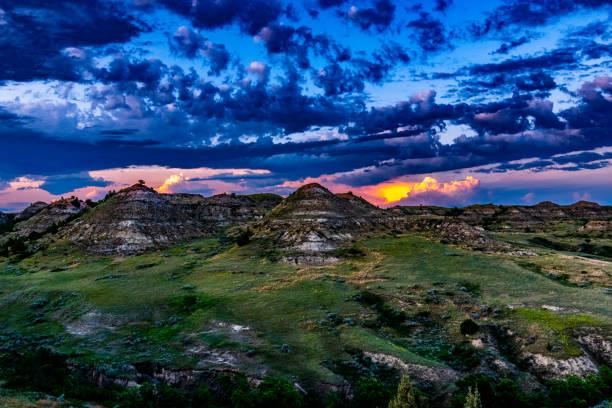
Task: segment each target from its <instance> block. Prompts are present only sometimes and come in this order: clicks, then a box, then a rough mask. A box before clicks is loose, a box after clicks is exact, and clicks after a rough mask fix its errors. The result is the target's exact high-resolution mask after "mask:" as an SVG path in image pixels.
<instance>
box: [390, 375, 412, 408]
mask: <svg viewBox="0 0 612 408" xmlns="http://www.w3.org/2000/svg"><path fill="white" fill-rule="evenodd" d="M417 407H418V403H417V396H416V392H415V391H414V387H413V386H412V384H411V383H410V378H409V377H408V376H407V375H405V376H403V377H402V381H401V382H400V385H399V387H397V393H396V394H395V397H393V399H392V400H391V401H389V408H417Z"/></svg>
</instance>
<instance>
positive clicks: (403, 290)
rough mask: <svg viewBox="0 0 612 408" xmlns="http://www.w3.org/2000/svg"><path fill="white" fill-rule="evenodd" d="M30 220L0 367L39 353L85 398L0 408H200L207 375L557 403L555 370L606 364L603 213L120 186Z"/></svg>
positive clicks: (18, 244) (320, 391)
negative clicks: (154, 400) (138, 397)
mask: <svg viewBox="0 0 612 408" xmlns="http://www.w3.org/2000/svg"><path fill="white" fill-rule="evenodd" d="M31 212H32V213H33V214H25V215H22V216H20V215H10V216H6V222H5V225H6V226H5V232H4V233H3V234H2V235H1V236H0V246H1V249H2V251H3V252H2V256H0V339H1V344H2V346H1V348H0V354H2V355H3V356H2V357H3V358H2V360H1V362H2V364H5V370H7V371H5V372H9V371H10V370H13V371H15V372H19V370H16V369H15V367H14V366H11V365H10V358H7V356H9V355H20V353H21V354H22V355H24V356H25V355H28V354H27V353H32V352H34V351H36V350H39V349H40V348H41V347H43V348H44V349H47V350H52V351H53V352H55V353H58V355H61V356H65V367H66V370H67V372H68V373H69V374H67V376H72V377H74V378H79V381H80V382H82V383H83V384H86V385H87V387H83V389H87V392H83V393H82V395H71V394H70V390H69V389H65V384H59V385H57V387H56V388H49V389H44V387H42V388H41V389H34V388H33V387H31V389H25V388H24V387H20V386H13V387H11V382H10V381H11V379H10V378H8V383H5V384H4V385H3V386H2V392H1V393H0V401H3V400H2V398H4V399H5V401H9V400H10V401H19V400H22V399H23V400H24V401H29V402H28V403H30V404H32V405H24V406H47V405H44V400H48V399H49V398H51V401H52V402H53V403H55V404H57V405H55V406H62V404H64V401H67V400H71V401H73V402H74V401H80V403H91V404H93V403H98V404H103V406H113V405H108V404H109V401H110V403H113V401H114V403H118V401H119V400H117V399H116V397H114V396H113V395H118V394H109V393H102V392H98V391H96V392H98V394H96V392H93V391H92V389H96V390H117V389H120V390H126V389H127V390H129V389H138V388H137V387H140V389H143V388H142V387H143V384H157V385H164V386H168V387H170V388H171V389H172V390H176V392H177V393H179V394H180V395H187V396H189V397H185V398H188V399H189V398H191V399H189V401H192V402H189V403H188V402H185V405H184V406H187V405H188V404H192V406H206V405H193V404H195V403H193V401H194V400H195V399H194V398H195V397H193V395H195V394H194V393H196V392H197V390H199V389H202V385H204V387H205V388H206V389H207V390H209V392H210V394H211V396H210V398H211V400H210V401H213V402H214V401H216V402H214V403H216V404H217V405H219V406H223V405H221V402H220V401H224V400H223V397H222V396H221V397H220V396H219V395H221V394H224V392H225V391H224V388H223V386H222V385H220V384H222V383H223V381H224V380H223V379H225V378H228V376H229V377H231V378H236V376H241V375H243V376H244V377H245V378H246V379H247V381H248V383H249V384H250V386H251V387H254V389H255V388H256V387H258V386H259V385H260V384H262V381H264V383H263V384H267V383H266V382H265V381H267V380H266V379H269V378H281V379H284V380H285V381H288V383H290V384H293V385H294V387H295V389H296V390H297V395H298V397H296V398H298V399H300V401H301V404H303V406H355V405H354V404H357V403H358V402H359V401H358V399H359V398H360V397H359V395H361V394H359V392H360V391H359V390H360V385H361V384H362V383H363V379H364V378H365V379H374V381H375V382H376V386H377V387H379V388H380V389H381V390H386V391H384V392H387V391H388V394H384V395H387V396H388V398H390V396H391V395H392V393H393V392H394V390H395V388H396V387H397V384H398V383H399V381H400V379H401V377H402V376H403V375H407V376H409V378H410V380H411V381H412V383H413V384H414V385H415V387H417V388H418V390H419V393H421V394H419V395H421V396H422V404H423V406H449V407H450V406H453V407H455V406H463V401H464V400H465V394H466V393H467V387H468V386H469V385H473V384H477V385H478V386H479V388H480V389H481V393H482V390H483V389H485V388H487V387H489V388H487V389H490V393H489V394H484V395H483V403H484V406H491V405H490V404H491V402H492V401H494V400H497V401H500V399H501V400H502V402H500V403H499V405H500V406H526V407H527V406H559V405H554V404H556V403H557V402H555V401H559V400H560V399H564V398H565V397H563V396H562V397H559V396H558V395H557V394H555V393H554V392H552V391H551V390H555V389H556V388H555V387H557V388H558V387H560V385H559V384H565V383H563V381H565V379H566V376H568V375H570V376H574V377H571V378H575V379H576V381H585V384H586V383H588V381H591V380H593V378H595V377H597V376H602V377H601V378H604V377H605V376H606V375H609V368H608V367H610V366H612V232H611V231H612V230H611V229H610V228H609V225H610V222H611V221H612V208H611V207H604V206H599V205H597V204H594V203H587V202H580V203H577V204H574V205H572V206H557V205H555V204H552V203H542V204H538V205H536V206H532V207H526V206H494V205H483V206H469V207H464V208H450V209H445V208H442V207H422V206H421V207H393V208H390V209H381V208H378V207H375V206H373V205H371V204H369V203H368V202H366V201H365V200H363V199H361V198H359V197H356V196H354V195H352V194H350V193H347V194H339V195H335V194H332V193H331V192H329V191H328V190H327V189H325V188H324V187H323V186H320V185H318V184H311V185H306V186H303V187H301V188H300V189H298V190H297V191H296V192H295V193H293V194H291V195H290V196H289V197H287V198H284V199H283V198H282V197H279V196H274V195H254V196H235V195H221V196H213V197H207V198H204V197H201V196H197V195H187V194H174V195H170V194H159V193H157V192H155V191H154V190H152V189H149V188H148V187H146V186H144V185H143V184H136V185H134V186H132V187H129V188H128V189H125V190H122V191H119V192H117V193H115V194H111V195H109V196H108V197H107V198H106V199H105V200H103V201H101V202H98V203H93V202H83V201H80V200H78V199H76V198H72V199H66V200H64V201H63V202H56V203H53V204H51V205H49V206H42V205H40V204H39V205H37V208H36V210H35V211H31ZM62 364H64V363H62ZM26 374H27V373H25V374H24V373H22V375H26ZM39 374H40V373H39ZM27 375H29V374H27ZM41 375H42V374H41ZM240 378H242V377H240ZM597 378H600V377H597ZM13 380H14V378H13ZM504 381H505V382H504ZM555 381H557V383H555ZM558 381H561V383H559V382H558ZM568 381H569V380H568ZM572 381H574V380H572ZM593 381H595V380H593ZM597 381H604V382H605V379H604V380H597ZM499 384H506V386H509V384H510V385H511V386H512V387H514V388H512V390H513V391H512V392H507V393H506V394H507V395H506V394H503V392H502V391H503V390H502V389H501V388H499V387H500V385H499ZM62 387H64V388H62ZM585 387H586V386H585ZM564 389H566V391H567V389H571V387H569V386H568V387H565V388H564ZM602 389H604V388H602ZM572 390H573V389H572ZM609 391H610V390H609V389H608V391H605V390H604V391H602V392H603V393H604V394H605V392H609ZM54 392H55V394H56V395H54V394H53V393H54ZM109 392H110V391H109ZM113 392H120V391H113ZM121 392H125V391H121ZM567 392H570V391H567ZM572 392H573V391H572ZM59 394H66V396H65V397H62V398H61V399H59V400H58V398H59V397H60V395H59ZM604 394H601V395H599V394H598V395H595V394H593V393H591V396H590V397H588V396H587V397H585V396H584V395H582V396H581V395H573V397H575V398H582V399H583V400H584V401H587V399H588V398H593V399H596V398H599V400H597V401H595V403H599V402H601V401H603V400H604V399H605V398H608V397H609V394H606V395H604ZM329 395H333V396H335V398H337V404H339V405H329V403H328V402H329V401H328V400H329V398H330V397H329ZM500 395H505V397H503V398H506V400H505V401H506V402H503V398H502V397H500ZM563 395H565V394H563ZM568 395H569V394H568ZM565 396H567V395H565ZM114 398H115V399H114ZM215 398H216V399H215ZM326 398H327V399H326ZM356 398H357V400H356ZM364 398H365V397H364ZM385 398H387V397H385ZM513 398H514V399H513ZM521 398H522V399H521ZM530 398H531V399H530ZM538 398H539V399H538ZM555 398H560V399H558V400H555ZM585 398H587V399H585ZM41 401H43V402H41ZM185 401H187V400H185ZM210 401H209V403H208V404H209V405H210V406H212V405H213V402H210ZM312 401H319V402H312ZM326 401H328V402H326ZM338 401H339V402H338ZM351 401H352V402H351ZM355 401H357V402H355ZM591 402H592V401H588V405H584V406H594V405H595V404H594V403H593V404H591ZM66 403H67V402H66ZM71 403H72V402H71ZM586 403H587V402H585V404H586ZM4 404H5V405H6V404H8V402H4ZM11 404H13V403H12V402H11ZM24 404H25V403H24ZM308 404H310V405H308ZM317 404H319V405H317ZM342 404H345V405H342ZM350 404H353V405H350ZM487 404H489V405H487ZM504 404H506V405H504ZM517 404H518V405H517ZM520 404H522V405H520ZM530 404H531V405H530ZM545 404H551V405H545ZM7 406H12V405H7ZM14 406H20V405H18V402H15V405H14ZM66 406H68V405H66ZM119 406H129V405H119ZM134 406H137V405H134ZM158 406H162V405H158ZM177 406H182V405H177ZM230 406H242V405H236V404H234V405H231V404H230ZM247 406H248V405H247ZM361 406H368V405H361ZM381 406H382V405H381ZM384 406H386V404H385V405H384ZM564 406H565V405H564ZM567 406H574V405H567ZM576 406H578V405H576ZM580 406H582V405H580Z"/></svg>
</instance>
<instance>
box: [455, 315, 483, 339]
mask: <svg viewBox="0 0 612 408" xmlns="http://www.w3.org/2000/svg"><path fill="white" fill-rule="evenodd" d="M478 330H480V326H478V323H476V322H475V321H473V320H472V319H465V320H464V321H462V322H461V324H460V325H459V331H460V332H461V334H463V335H464V336H465V335H466V334H476V333H477V332H478Z"/></svg>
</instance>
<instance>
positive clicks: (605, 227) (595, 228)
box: [578, 221, 612, 233]
mask: <svg viewBox="0 0 612 408" xmlns="http://www.w3.org/2000/svg"><path fill="white" fill-rule="evenodd" d="M578 232H584V233H590V232H597V233H612V221H589V222H587V223H586V224H584V225H583V226H582V227H580V229H579V230H578Z"/></svg>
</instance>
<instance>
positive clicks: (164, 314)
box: [0, 234, 612, 382]
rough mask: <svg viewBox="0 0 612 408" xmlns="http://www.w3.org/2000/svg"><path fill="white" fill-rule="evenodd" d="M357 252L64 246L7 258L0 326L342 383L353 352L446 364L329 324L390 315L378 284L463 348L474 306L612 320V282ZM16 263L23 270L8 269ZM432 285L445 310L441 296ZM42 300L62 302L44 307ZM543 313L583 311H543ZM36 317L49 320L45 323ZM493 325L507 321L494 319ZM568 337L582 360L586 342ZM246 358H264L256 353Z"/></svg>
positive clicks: (573, 321)
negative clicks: (110, 252)
mask: <svg viewBox="0 0 612 408" xmlns="http://www.w3.org/2000/svg"><path fill="white" fill-rule="evenodd" d="M355 248H358V249H359V254H358V256H353V257H349V258H348V259H347V260H346V261H344V262H342V263H339V264H335V265H331V266H326V267H318V268H314V267H313V268H300V267H298V266H295V265H288V264H284V263H277V262H273V261H271V260H270V259H269V258H267V257H263V256H261V254H262V252H261V251H262V248H261V245H260V244H258V243H257V242H252V243H250V244H248V245H245V246H243V247H237V246H234V245H230V244H228V242H227V240H225V239H224V238H223V237H212V238H204V239H200V240H196V241H193V242H189V243H186V244H184V245H177V246H174V247H172V248H169V249H167V250H165V251H160V252H152V253H147V254H143V255H140V256H136V257H131V258H118V259H113V258H110V257H91V256H87V255H85V254H83V253H79V252H73V251H72V250H70V248H68V246H67V245H66V244H65V243H61V242H60V243H56V244H54V245H53V246H52V248H49V249H47V250H45V251H41V252H40V253H37V254H36V255H34V256H32V257H30V258H28V259H25V260H22V261H17V262H16V261H8V260H3V261H0V291H1V294H0V321H2V322H3V327H2V328H4V329H10V330H17V331H18V332H20V333H23V334H26V335H27V334H36V333H38V334H40V333H45V334H49V335H52V336H61V337H63V338H65V343H64V344H63V346H61V347H62V348H63V350H65V351H70V350H71V351H78V352H79V353H81V354H80V355H81V357H77V358H81V359H83V360H95V361H105V362H106V361H122V362H125V361H142V360H160V361H164V362H167V363H169V364H173V365H176V366H185V367H193V366H195V365H196V364H197V363H198V358H199V357H197V356H195V357H194V356H192V355H190V354H189V353H187V350H188V349H194V348H197V347H203V348H207V349H212V350H215V351H223V350H226V351H228V352H230V353H234V354H235V355H236V364H237V367H238V368H240V369H242V370H244V371H246V372H247V373H252V374H257V373H258V372H260V371H259V370H261V367H262V366H265V367H267V368H268V369H269V370H270V372H271V373H278V374H281V375H289V376H295V377H307V378H319V379H321V380H324V381H329V382H337V381H338V380H339V379H338V377H337V376H336V375H335V374H333V373H332V372H331V371H329V370H328V369H327V368H326V367H325V365H324V363H325V362H326V361H333V360H339V359H351V356H350V355H349V354H347V353H346V352H345V350H346V347H354V348H359V349H361V350H365V351H371V352H377V353H384V354H389V355H393V356H395V357H398V358H400V359H401V360H403V361H409V362H414V363H419V364H425V365H440V364H444V363H443V362H441V361H439V360H437V359H435V358H431V357H427V356H426V355H424V354H422V353H421V354H419V350H418V348H415V347H413V345H412V342H413V340H414V338H412V336H411V335H403V334H400V333H398V332H396V331H394V330H393V329H388V328H386V329H384V330H378V329H375V328H369V327H362V326H360V324H356V325H354V326H351V325H348V324H344V323H342V324H339V325H338V326H332V325H329V324H325V325H322V324H321V323H320V322H321V321H322V320H326V319H328V313H335V314H338V315H339V316H340V317H341V318H342V319H344V318H351V319H353V320H354V321H356V322H358V323H359V322H361V321H368V320H376V311H374V310H372V309H371V308H369V307H368V306H367V305H361V304H359V303H358V302H357V301H354V300H351V299H353V298H354V296H355V295H356V294H358V293H360V292H362V291H364V290H368V291H371V292H373V293H375V294H377V295H379V296H381V297H383V298H384V299H385V301H386V303H388V304H389V305H390V306H391V307H393V308H394V309H396V310H403V311H405V312H406V313H407V314H408V315H411V316H412V315H415V314H417V313H418V312H429V313H430V316H431V324H432V325H434V326H432V327H441V328H442V329H440V330H443V333H444V334H443V337H444V338H445V339H446V340H445V341H449V342H459V341H463V340H464V339H463V337H462V336H461V335H460V334H459V323H460V322H461V321H463V320H464V319H465V318H467V317H469V311H470V310H466V309H465V307H466V305H467V306H469V307H471V308H473V310H477V309H478V308H479V306H480V305H482V304H486V305H489V306H491V307H492V308H501V309H506V308H507V306H508V305H512V306H514V307H519V309H517V311H516V312H515V313H514V314H509V315H504V316H503V317H501V318H499V319H498V320H499V322H500V323H508V324H511V325H512V324H514V325H516V327H517V329H521V330H522V329H525V328H526V327H528V326H529V324H537V325H539V326H541V327H542V328H545V329H547V330H549V331H550V330H556V331H559V332H560V336H563V335H564V334H563V333H564V332H565V331H566V329H568V328H574V327H581V326H584V325H598V326H602V327H606V328H609V327H610V326H611V325H612V324H611V318H610V316H611V315H612V313H611V312H612V310H611V309H612V307H611V305H610V298H609V296H606V295H604V294H603V292H602V291H601V288H600V287H595V288H577V287H570V286H563V285H559V284H558V283H556V282H554V281H551V280H550V279H547V278H546V277H544V276H541V275H540V274H537V273H534V272H532V271H530V270H528V269H525V268H522V267H520V266H519V265H517V263H516V259H515V258H513V257H509V256H505V255H500V254H485V253H481V252H472V251H467V250H463V249H460V248H454V247H450V246H448V245H442V244H439V243H436V242H432V241H429V240H426V239H425V238H423V237H421V236H419V235H412V234H409V235H401V236H397V237H395V238H391V237H375V238H371V239H367V240H365V241H362V242H359V243H358V244H356V246H355ZM450 254H452V255H453V256H451V255H450ZM166 255H167V256H166ZM534 259H535V258H534ZM564 262H567V263H568V264H572V262H574V261H572V260H565V261H564ZM9 265H10V266H12V267H15V268H19V270H21V271H22V272H21V273H20V274H17V273H15V271H14V269H11V268H9V269H8V270H7V269H6V267H7V266H9ZM101 277H107V278H106V279H101V280H100V279H99V278H101ZM109 277H110V278H109ZM462 287H465V288H466V289H468V291H467V292H465V291H463V290H461V288H462ZM432 289H434V290H435V291H436V292H435V293H436V294H437V295H436V296H437V297H439V298H441V299H442V301H441V302H439V303H435V302H431V301H430V300H431V296H429V297H428V292H427V291H431V290H432ZM41 298H45V299H48V300H49V302H48V303H47V304H46V305H45V306H43V307H40V308H33V304H34V303H35V302H36V301H37V300H38V299H41ZM194 299H195V300H194ZM542 305H552V306H557V307H560V308H562V309H564V310H566V309H578V310H580V314H579V315H577V316H565V315H561V314H556V313H552V312H548V311H542V310H541V307H542ZM89 312H96V313H99V315H100V316H101V317H98V319H99V320H100V321H99V322H93V323H92V324H91V326H92V327H89V326H86V328H88V329H89V328H90V329H91V330H90V332H89V333H88V334H87V335H86V336H78V335H70V334H68V333H66V331H65V328H66V326H67V325H71V324H72V325H74V324H77V323H83V322H86V321H87V313H89ZM441 315H448V319H446V320H442V319H441V318H440V316H441ZM35 316H39V317H41V318H42V319H43V321H42V322H41V323H38V324H34V325H32V324H31V323H32V318H33V317H35ZM489 320H494V319H493V318H492V317H483V321H489ZM231 325H240V326H243V327H246V329H244V330H234V329H232V327H231ZM561 340H563V338H561ZM566 343H567V344H566V348H567V350H566V351H567V353H568V354H571V352H572V350H571V349H570V348H571V347H574V344H573V343H571V342H570V341H566ZM284 345H285V346H284ZM245 350H252V351H253V353H251V355H249V356H247V355H246V353H245ZM573 352H574V353H575V350H574V351H573Z"/></svg>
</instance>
